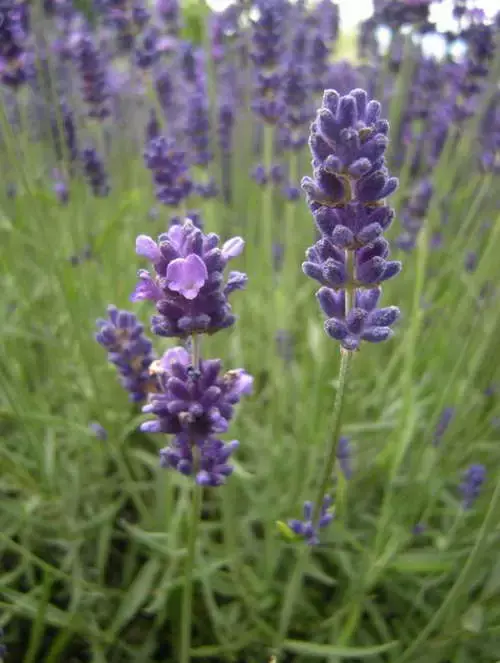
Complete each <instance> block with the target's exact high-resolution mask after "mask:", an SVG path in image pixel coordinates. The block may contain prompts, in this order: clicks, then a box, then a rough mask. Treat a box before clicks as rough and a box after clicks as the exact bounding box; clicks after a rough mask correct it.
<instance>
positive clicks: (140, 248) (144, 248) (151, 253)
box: [135, 235, 161, 262]
mask: <svg viewBox="0 0 500 663" xmlns="http://www.w3.org/2000/svg"><path fill="white" fill-rule="evenodd" d="M135 252H136V253H137V255H139V256H143V257H144V258H147V259H148V260H151V262H158V261H159V260H160V258H161V253H160V249H159V248H158V244H157V243H156V242H155V241H154V240H153V239H152V238H151V237H148V235H139V237H138V238H137V239H136V240H135Z"/></svg>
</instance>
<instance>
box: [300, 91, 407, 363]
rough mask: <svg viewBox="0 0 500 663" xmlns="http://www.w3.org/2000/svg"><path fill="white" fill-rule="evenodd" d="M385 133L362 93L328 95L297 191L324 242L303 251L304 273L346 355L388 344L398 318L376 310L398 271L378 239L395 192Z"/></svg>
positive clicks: (377, 110)
mask: <svg viewBox="0 0 500 663" xmlns="http://www.w3.org/2000/svg"><path fill="white" fill-rule="evenodd" d="M388 133H389V124H388V122H387V120H384V119H382V118H381V107H380V103H379V102H378V101H374V100H372V101H369V100H368V95H367V93H366V92H365V91H364V90H361V89H356V90H352V91H351V92H350V94H348V95H344V96H340V95H339V94H338V93H337V92H336V91H335V90H327V91H326V92H325V94H324V96H323V104H322V106H321V108H320V109H319V110H318V114H317V118H316V120H315V122H313V124H312V126H311V135H310V139H309V146H310V149H311V153H312V156H313V160H312V165H313V169H314V170H313V172H314V174H313V177H312V178H311V177H304V178H303V180H302V188H303V189H304V191H305V192H306V195H307V201H308V204H309V207H310V209H311V212H312V213H313V216H314V221H315V223H316V227H317V229H318V231H319V232H320V233H321V238H320V239H319V240H318V241H317V242H316V243H315V244H314V246H312V247H311V248H310V249H308V251H307V254H306V258H307V260H306V261H305V262H304V264H303V270H304V273H305V274H306V275H307V276H309V277H310V278H312V279H314V280H316V281H318V282H319V283H320V284H321V285H322V288H321V289H320V290H319V291H318V293H317V297H318V301H319V304H320V306H321V308H322V310H323V312H324V313H325V314H326V316H327V320H326V322H325V331H326V332H327V334H328V335H329V336H331V337H332V338H334V339H336V340H338V341H340V343H341V345H342V347H343V348H344V349H345V350H347V351H353V350H358V349H359V347H360V344H361V342H362V341H369V342H372V343H377V342H380V341H384V340H386V339H388V338H389V337H390V336H391V335H392V329H391V326H392V325H393V324H394V322H395V321H396V320H397V319H398V317H399V309H398V308H397V307H395V306H391V307H386V308H377V305H378V302H379V299H380V295H381V292H382V291H381V287H380V284H381V283H383V282H385V281H387V280H388V279H390V278H393V277H394V276H396V275H397V274H398V273H399V272H400V270H401V263H400V262H397V261H392V260H388V258H389V243H388V242H387V240H386V239H385V238H384V237H383V233H384V231H385V230H387V228H388V227H389V226H390V224H391V223H392V220H393V217H394V212H393V210H392V209H391V208H390V207H388V206H387V205H386V203H385V199H386V198H387V197H388V196H390V195H391V194H392V193H393V192H394V191H395V190H396V188H397V186H398V181H397V179H396V178H395V177H391V176H390V174H389V171H388V169H387V166H386V163H385V158H384V153H385V151H386V148H387V145H388Z"/></svg>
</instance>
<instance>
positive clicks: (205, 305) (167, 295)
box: [131, 219, 247, 338]
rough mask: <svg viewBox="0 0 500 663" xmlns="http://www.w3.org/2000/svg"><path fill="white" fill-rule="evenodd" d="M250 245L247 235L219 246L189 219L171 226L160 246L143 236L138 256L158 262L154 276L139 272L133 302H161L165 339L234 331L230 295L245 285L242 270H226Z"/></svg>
mask: <svg viewBox="0 0 500 663" xmlns="http://www.w3.org/2000/svg"><path fill="white" fill-rule="evenodd" d="M243 247H244V241H243V239H241V237H234V238H233V239H230V240H228V241H227V242H225V244H224V245H223V246H222V248H219V237H218V236H217V235H215V234H214V233H210V234H208V235H205V234H204V233H203V232H202V230H200V229H199V228H197V227H196V226H195V225H194V224H193V223H192V222H191V221H190V220H189V219H187V220H186V221H185V222H184V223H183V224H181V225H179V224H178V223H175V224H173V225H171V227H170V229H169V230H168V232H166V233H163V234H162V235H160V236H159V238H158V242H155V241H154V240H153V239H152V238H151V237H148V236H146V235H139V237H138V238H137V241H136V252H137V253H138V254H139V255H140V256H143V257H145V258H147V259H148V260H150V261H151V262H152V263H153V266H154V272H155V273H154V274H150V273H149V272H147V271H146V270H140V271H139V283H138V284H137V286H136V288H135V290H134V292H133V293H132V295H131V299H132V301H140V300H143V299H147V300H150V301H154V302H155V303H156V310H157V312H158V314H157V315H154V316H153V317H152V319H151V323H152V331H153V333H155V334H157V335H159V336H166V337H179V338H185V337H186V336H189V335H190V334H196V333H207V334H213V333H215V332H216V331H219V330H220V329H225V328H226V327H230V326H231V325H232V324H233V323H234V321H235V317H234V315H233V314H232V311H231V306H230V305H229V302H228V297H229V295H230V293H231V292H233V291H234V290H241V289H242V288H244V287H245V285H246V281H247V277H246V275H245V274H242V273H241V272H229V274H228V277H227V280H226V281H225V280H224V270H225V268H226V265H227V264H228V262H229V261H230V260H232V259H233V258H235V257H236V256H238V255H239V254H240V253H241V252H242V250H243Z"/></svg>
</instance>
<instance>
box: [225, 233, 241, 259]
mask: <svg viewBox="0 0 500 663" xmlns="http://www.w3.org/2000/svg"><path fill="white" fill-rule="evenodd" d="M244 246H245V240H243V239H242V238H241V237H233V238H232V239H228V241H227V242H224V245H223V247H222V255H223V256H224V258H226V259H227V260H230V259H231V258H236V256H239V255H240V253H241V252H242V251H243V248H244Z"/></svg>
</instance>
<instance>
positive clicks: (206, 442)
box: [141, 347, 253, 486]
mask: <svg viewBox="0 0 500 663" xmlns="http://www.w3.org/2000/svg"><path fill="white" fill-rule="evenodd" d="M191 361H192V360H191V357H190V355H189V353H188V352H187V351H186V350H185V349H184V348H182V347H176V348H171V349H170V350H167V352H166V353H165V354H164V355H163V357H162V358H161V359H159V360H158V361H155V362H154V363H153V364H152V366H151V372H152V373H153V374H154V375H155V376H156V378H157V380H158V384H159V389H158V393H155V394H153V395H152V396H151V397H150V400H149V403H148V404H147V405H146V406H145V407H143V412H145V413H147V414H154V415H156V417H157V418H156V419H155V420H152V421H146V422H145V423H144V424H142V426H141V430H142V431H144V432H148V433H166V434H168V435H173V436H174V438H173V440H172V442H171V443H170V445H169V446H167V447H165V448H164V449H162V450H161V451H160V459H161V464H162V467H165V468H172V469H175V470H177V471H178V472H180V473H181V474H185V475H187V476H194V477H195V479H196V482H197V483H198V484H200V485H204V486H219V485H221V484H223V483H225V481H226V478H227V477H228V476H229V475H230V474H231V473H232V471H233V468H232V466H231V465H230V464H229V463H228V460H229V457H230V456H231V454H232V453H233V452H234V451H235V450H236V449H237V447H238V442H237V441H236V440H233V441H232V442H229V443H224V442H222V441H221V440H220V439H219V438H218V435H219V434H220V433H224V432H226V431H227V429H228V427H229V421H230V420H231V418H232V417H233V414H234V406H235V405H236V404H237V403H238V402H239V401H240V399H241V397H242V396H244V395H247V394H250V393H251V391H252V384H253V379H252V377H251V376H250V375H248V373H246V372H245V371H244V370H242V369H237V370H233V371H229V372H227V373H225V374H221V362H220V361H218V360H202V361H200V364H199V367H194V366H193V365H192V363H191Z"/></svg>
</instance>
